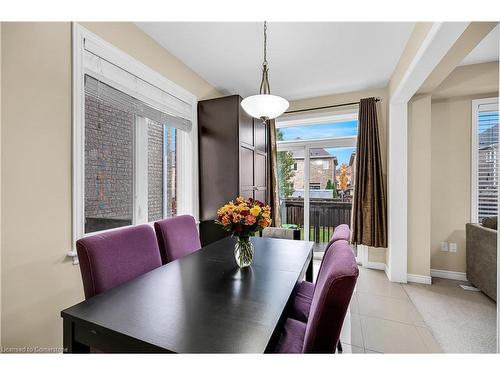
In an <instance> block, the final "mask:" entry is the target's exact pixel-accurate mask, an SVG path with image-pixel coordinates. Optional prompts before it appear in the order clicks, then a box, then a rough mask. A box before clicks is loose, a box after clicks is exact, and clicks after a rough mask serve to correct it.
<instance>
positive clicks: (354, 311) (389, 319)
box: [314, 259, 441, 353]
mask: <svg viewBox="0 0 500 375" xmlns="http://www.w3.org/2000/svg"><path fill="white" fill-rule="evenodd" d="M319 265H320V260H318V259H315V261H314V270H315V272H317V270H318V268H319ZM340 341H341V342H342V346H343V349H344V353H441V348H440V347H439V344H438V343H437V341H436V340H435V339H434V337H433V335H432V333H431V331H430V330H429V329H428V328H427V327H426V325H425V323H424V321H423V319H422V317H421V316H420V314H419V313H418V311H417V309H416V308H415V306H414V305H413V303H412V302H411V300H410V299H409V297H408V295H407V294H406V292H405V290H404V288H403V287H402V286H401V285H400V284H398V283H391V282H390V281H389V280H388V279H387V277H386V275H385V273H384V272H383V271H377V270H371V269H366V268H362V267H360V274H359V278H358V283H357V285H356V288H355V291H354V295H353V297H352V301H351V306H350V308H349V311H348V313H347V316H346V318H345V320H344V326H343V330H342V333H341V336H340Z"/></svg>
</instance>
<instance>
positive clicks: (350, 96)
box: [289, 88, 389, 263]
mask: <svg viewBox="0 0 500 375" xmlns="http://www.w3.org/2000/svg"><path fill="white" fill-rule="evenodd" d="M369 97H376V98H380V99H381V101H380V102H378V103H377V114H378V124H379V135H380V140H379V141H380V150H381V153H382V171H383V173H384V180H385V181H387V108H388V101H389V97H388V91H387V89H386V88H380V89H373V90H363V91H354V92H349V93H342V94H336V95H327V96H319V97H314V98H306V99H300V100H294V101H292V102H290V108H289V110H296V109H304V108H312V107H321V106H326V105H335V104H342V103H350V102H355V101H359V100H360V99H361V98H369ZM386 186H387V184H386ZM385 253H386V249H383V248H369V251H368V260H369V261H370V262H381V263H384V262H386V254H385Z"/></svg>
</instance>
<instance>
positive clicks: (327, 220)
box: [283, 198, 352, 242]
mask: <svg viewBox="0 0 500 375" xmlns="http://www.w3.org/2000/svg"><path fill="white" fill-rule="evenodd" d="M283 203H284V208H283V210H285V212H286V222H285V223H284V224H295V225H297V226H299V227H300V228H301V229H302V230H303V228H304V200H303V199H300V198H287V199H285V200H284V202H283ZM351 211H352V203H351V202H342V201H340V200H336V199H310V203H309V227H310V229H309V240H310V241H314V242H328V241H329V240H330V237H331V235H332V234H333V230H334V229H335V227H337V226H338V225H340V224H347V225H350V223H351ZM283 214H285V213H283Z"/></svg>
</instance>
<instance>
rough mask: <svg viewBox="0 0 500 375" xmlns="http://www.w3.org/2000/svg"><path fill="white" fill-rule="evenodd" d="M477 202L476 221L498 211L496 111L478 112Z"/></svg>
mask: <svg viewBox="0 0 500 375" xmlns="http://www.w3.org/2000/svg"><path fill="white" fill-rule="evenodd" d="M477 121H478V124H477V130H478V137H477V138H478V143H479V144H478V154H477V163H478V164H477V178H478V181H477V194H478V196H477V202H478V207H477V208H478V221H479V222H480V221H481V220H482V219H483V218H485V217H489V216H497V211H498V203H497V202H498V172H497V171H498V169H497V167H498V165H497V152H498V111H481V106H480V107H479V114H478V119H477Z"/></svg>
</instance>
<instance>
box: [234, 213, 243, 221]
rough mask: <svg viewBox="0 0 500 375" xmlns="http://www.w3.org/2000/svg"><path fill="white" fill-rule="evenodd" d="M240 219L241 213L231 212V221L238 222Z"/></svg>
mask: <svg viewBox="0 0 500 375" xmlns="http://www.w3.org/2000/svg"><path fill="white" fill-rule="evenodd" d="M240 220H241V215H240V214H236V213H234V214H233V223H239V222H240Z"/></svg>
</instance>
